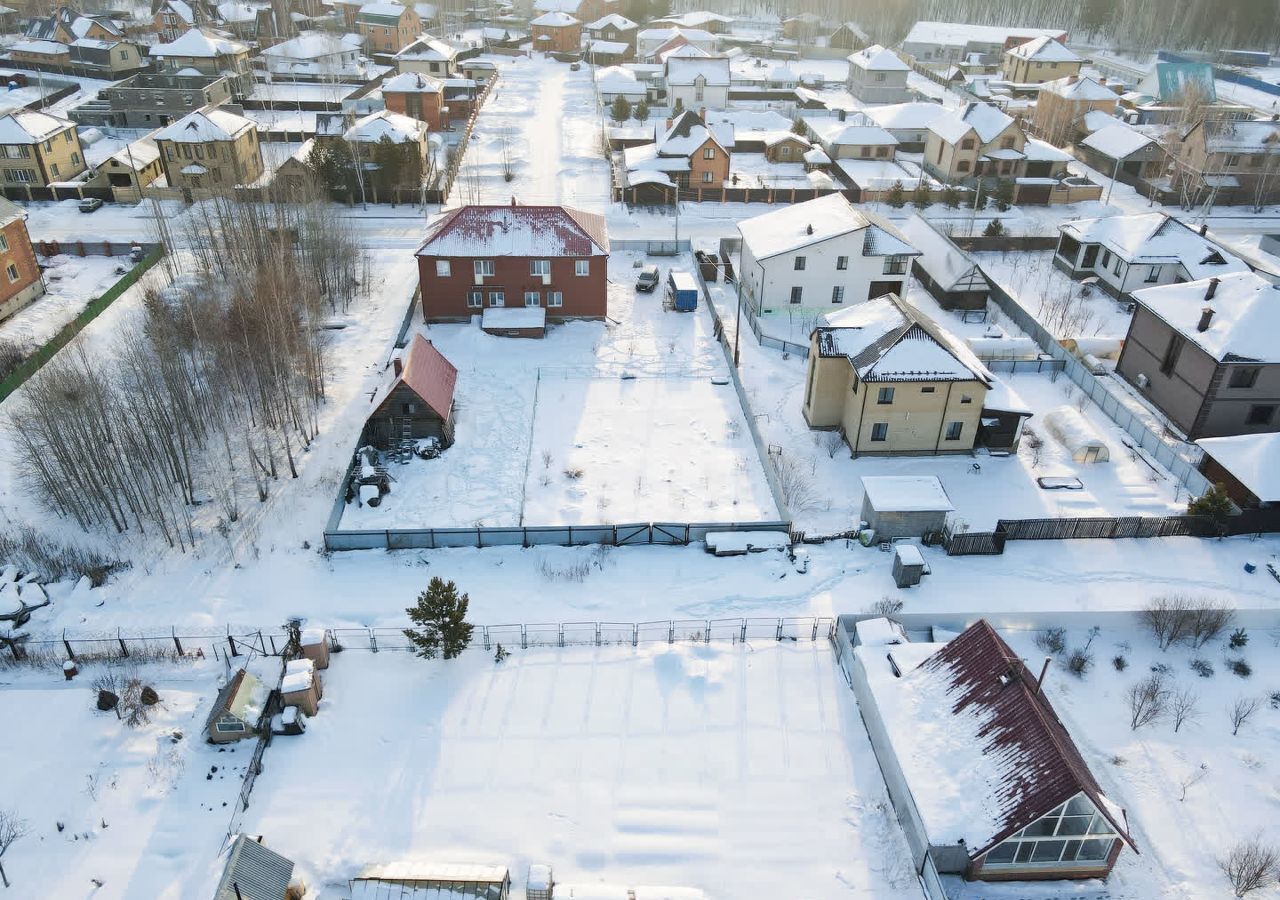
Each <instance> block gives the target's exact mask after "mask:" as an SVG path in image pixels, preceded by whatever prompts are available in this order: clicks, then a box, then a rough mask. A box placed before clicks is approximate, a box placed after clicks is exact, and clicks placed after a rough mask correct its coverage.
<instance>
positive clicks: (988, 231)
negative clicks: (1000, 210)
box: [982, 219, 1004, 237]
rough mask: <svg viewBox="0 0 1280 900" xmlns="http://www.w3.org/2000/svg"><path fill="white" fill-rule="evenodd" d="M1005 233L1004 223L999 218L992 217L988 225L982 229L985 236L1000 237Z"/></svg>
mask: <svg viewBox="0 0 1280 900" xmlns="http://www.w3.org/2000/svg"><path fill="white" fill-rule="evenodd" d="M1002 234H1004V223H1003V222H1001V221H1000V220H999V219H992V220H991V221H990V222H988V223H987V227H986V228H984V229H982V235H983V237H1000V236H1001V235H1002Z"/></svg>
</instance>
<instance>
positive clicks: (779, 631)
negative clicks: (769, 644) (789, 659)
mask: <svg viewBox="0 0 1280 900" xmlns="http://www.w3.org/2000/svg"><path fill="white" fill-rule="evenodd" d="M774 640H777V641H780V640H782V619H781V618H779V619H778V631H777V634H775V635H774Z"/></svg>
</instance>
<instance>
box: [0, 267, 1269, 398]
mask: <svg viewBox="0 0 1280 900" xmlns="http://www.w3.org/2000/svg"><path fill="white" fill-rule="evenodd" d="M4 249H5V250H8V249H9V247H8V246H7V245H6V246H5V247H4ZM1261 371H1262V370H1261V369H1260V368H1258V367H1257V366H1237V367H1236V368H1234V369H1232V370H1231V380H1230V381H1229V382H1228V385H1230V386H1231V387H1233V388H1251V387H1253V386H1254V385H1255V384H1256V383H1257V381H1258V373H1259V372H1261Z"/></svg>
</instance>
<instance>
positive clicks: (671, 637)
mask: <svg viewBox="0 0 1280 900" xmlns="http://www.w3.org/2000/svg"><path fill="white" fill-rule="evenodd" d="M675 642H676V623H675V620H674V619H672V620H671V621H669V622H667V643H668V644H674V643H675Z"/></svg>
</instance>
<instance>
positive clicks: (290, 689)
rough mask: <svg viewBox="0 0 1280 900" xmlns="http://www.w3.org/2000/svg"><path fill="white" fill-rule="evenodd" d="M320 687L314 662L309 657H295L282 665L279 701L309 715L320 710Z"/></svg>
mask: <svg viewBox="0 0 1280 900" xmlns="http://www.w3.org/2000/svg"><path fill="white" fill-rule="evenodd" d="M321 695H322V687H321V684H320V676H319V675H317V674H316V667H315V664H314V663H313V662H312V661H311V660H309V659H295V660H293V661H292V662H289V663H287V664H286V665H285V667H284V677H283V678H281V679H280V702H281V703H283V704H284V705H285V706H296V707H298V709H300V710H302V711H303V712H304V713H306V714H307V715H309V716H314V715H315V714H316V713H318V712H319V711H320V697H321Z"/></svg>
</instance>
